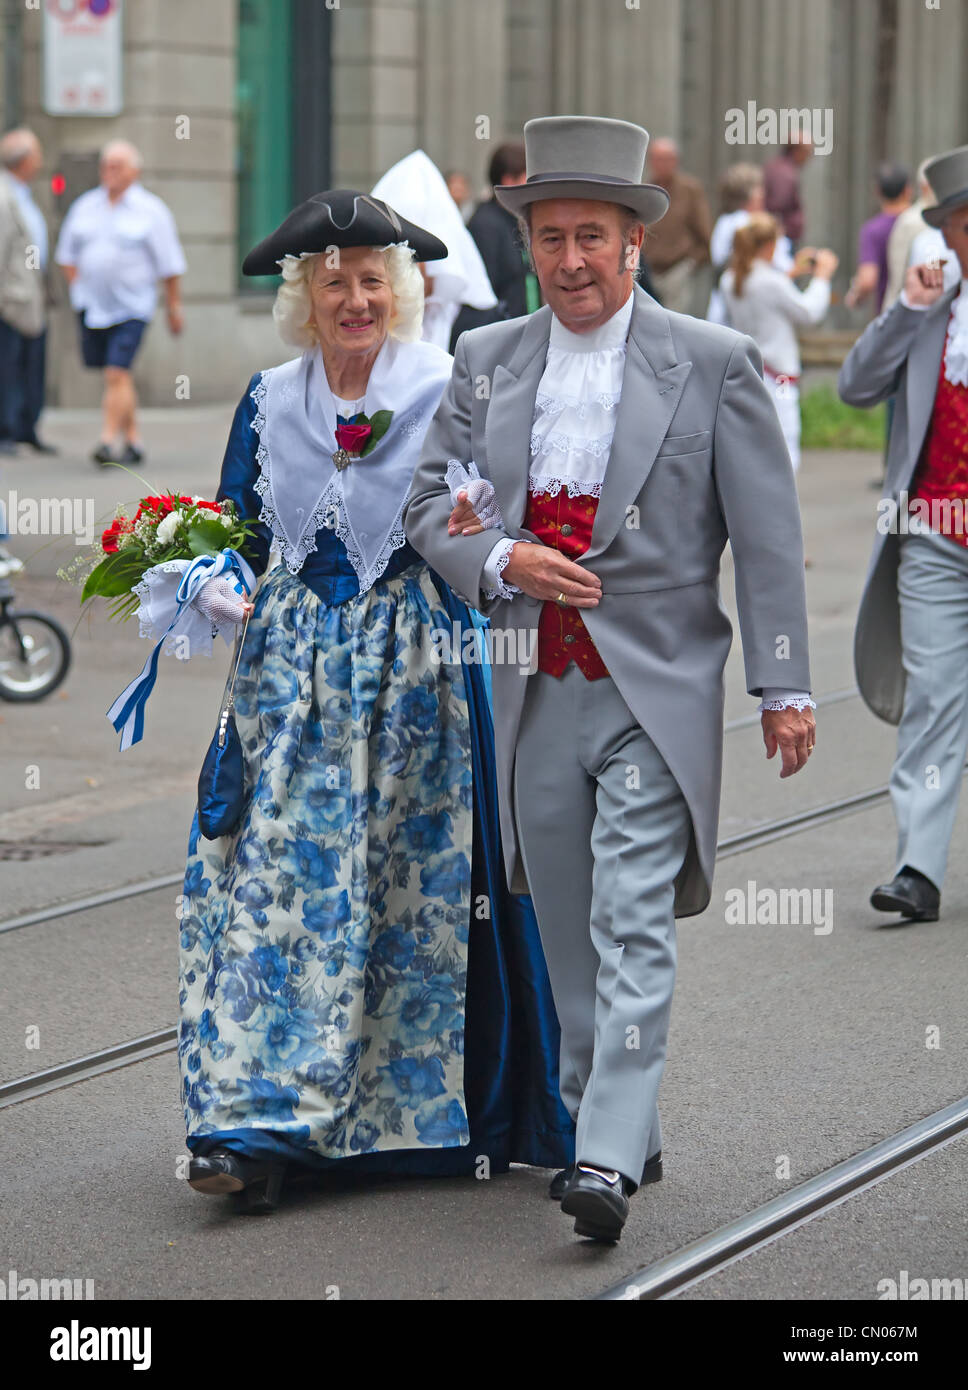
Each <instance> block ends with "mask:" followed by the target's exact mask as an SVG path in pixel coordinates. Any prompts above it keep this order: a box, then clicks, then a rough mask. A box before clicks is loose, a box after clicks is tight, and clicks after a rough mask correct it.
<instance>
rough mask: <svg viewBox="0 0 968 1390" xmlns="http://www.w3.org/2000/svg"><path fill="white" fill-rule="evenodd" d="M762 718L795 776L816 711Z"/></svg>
mask: <svg viewBox="0 0 968 1390" xmlns="http://www.w3.org/2000/svg"><path fill="white" fill-rule="evenodd" d="M508 569H510V565H509V566H508ZM760 717H761V719H762V722H763V742H764V743H765V744H766V756H767V757H768V758H772V757H773V756H774V754H775V753H776V750H777V748H779V750H780V756H781V759H782V762H783V766H782V767H781V768H780V776H781V777H792V776H793V774H794V773H795V772H799V771H800V769H801V768H802V767H806V764H807V759H808V757H809V756H810V754H811V753H812V752H813V748H814V745H815V744H816V741H817V723H816V720H815V719H814V717H813V710H812V709H811V708H810V706H809V705H808V706H807V708H806V709H804V710H797V709H794V707H793V706H792V705H788V706H787V708H786V709H765V710H764V711H763V713H762V715H761V716H760Z"/></svg>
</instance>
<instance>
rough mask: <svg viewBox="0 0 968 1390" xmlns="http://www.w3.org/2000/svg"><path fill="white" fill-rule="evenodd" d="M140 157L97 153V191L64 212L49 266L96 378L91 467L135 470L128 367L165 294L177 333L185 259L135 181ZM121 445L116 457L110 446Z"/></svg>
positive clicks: (154, 203)
mask: <svg viewBox="0 0 968 1390" xmlns="http://www.w3.org/2000/svg"><path fill="white" fill-rule="evenodd" d="M141 165H142V160H141V155H140V154H139V153H138V151H137V150H136V149H135V147H134V146H133V145H131V144H129V143H128V142H127V141H126V140H113V141H111V142H110V144H108V145H105V147H104V149H103V150H102V151H101V166H100V169H101V185H100V187H99V188H92V189H91V191H90V192H88V193H82V194H81V196H80V197H79V198H78V199H77V201H76V202H75V203H74V204H73V205H72V206H71V208H70V211H69V212H68V214H67V216H66V218H65V219H64V226H63V228H62V229H61V234H60V238H59V240H58V243H57V252H56V257H55V259H56V260H57V263H58V265H60V266H61V267H62V268H63V271H64V275H65V277H66V279H67V283H68V285H69V286H70V294H71V304H72V305H73V306H74V308H75V310H76V311H77V313H78V317H79V321H80V329H81V355H82V357H83V359H84V365H85V366H86V367H98V368H100V369H101V370H102V371H103V372H104V396H103V399H102V411H103V419H102V426H101V439H100V442H99V444H98V446H97V448H96V449H95V450H94V453H93V455H92V457H93V458H94V460H95V461H96V462H97V463H101V464H108V463H114V462H121V463H138V462H140V460H141V459H142V458H143V457H144V452H143V450H142V448H141V444H140V439H139V434H138V426H137V421H136V418H135V411H136V409H137V397H136V395H135V389H134V382H133V380H132V376H131V364H132V362H133V361H134V356H135V353H136V352H137V350H138V347H139V345H140V343H141V336H142V334H143V333H144V330H145V326H146V325H147V324H148V323H150V321H151V319H152V316H153V315H154V312H155V304H156V301H157V298H158V281H159V280H160V281H162V283H163V284H164V287H165V299H166V307H167V314H168V327H169V329H170V330H171V332H172V333H176V334H177V333H180V332H181V331H182V326H183V319H182V308H181V287H180V277H181V276H182V275H183V274H184V273H185V269H186V265H185V257H184V254H183V252H182V248H181V244H180V242H179V240H178V232H177V230H176V228H175V220H174V218H173V217H172V215H171V213H170V211H169V210H168V208H167V207H166V206H165V204H164V203H163V202H162V201H161V199H160V198H158V197H156V196H155V194H154V193H149V192H148V190H147V189H146V188H143V187H142V185H141V183H140V182H139V181H138V180H139V175H140V172H141ZM117 439H121V440H123V452H121V453H120V454H119V455H116V454H115V453H114V452H113V445H114V443H115V441H116V440H117Z"/></svg>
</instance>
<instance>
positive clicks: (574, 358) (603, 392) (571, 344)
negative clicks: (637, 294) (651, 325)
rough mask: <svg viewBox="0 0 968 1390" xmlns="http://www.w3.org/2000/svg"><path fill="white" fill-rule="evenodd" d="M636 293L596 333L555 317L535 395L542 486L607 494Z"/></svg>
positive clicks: (536, 464)
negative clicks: (607, 473)
mask: <svg viewBox="0 0 968 1390" xmlns="http://www.w3.org/2000/svg"><path fill="white" fill-rule="evenodd" d="M633 306H634V296H633V295H631V294H630V295H629V297H628V299H627V300H626V301H625V303H624V304H623V305H622V307H621V308H620V309H619V310H618V312H617V313H615V314H613V315H612V317H611V318H610V319H607V320H606V321H605V323H603V324H602V325H601V326H600V327H599V328H596V329H593V330H592V332H590V333H572V332H571V331H570V330H569V329H567V328H566V327H565V326H564V324H563V323H561V322H560V320H559V319H557V318H552V320H551V333H550V336H549V339H548V356H547V360H546V362H545V370H544V374H543V376H542V378H541V381H540V383H539V385H538V393H537V396H536V397H535V413H534V422H533V426H532V431H531V471H530V474H529V477H528V486H529V488H530V490H531V491H532V492H534V493H545V492H546V493H548V494H549V495H550V496H552V497H556V496H557V495H558V493H559V492H560V491H561V489H562V488H565V489H566V490H567V492H568V496H569V497H581V496H586V497H600V496H601V492H602V482H603V481H604V478H605V467H606V465H607V463H608V455H609V451H610V449H611V447H612V435H613V434H614V432H615V408H616V406H617V405H618V403H619V399H620V397H621V394H622V375H623V373H624V371H625V348H626V342H627V340H628V332H629V325H630V323H631V321H632V309H633Z"/></svg>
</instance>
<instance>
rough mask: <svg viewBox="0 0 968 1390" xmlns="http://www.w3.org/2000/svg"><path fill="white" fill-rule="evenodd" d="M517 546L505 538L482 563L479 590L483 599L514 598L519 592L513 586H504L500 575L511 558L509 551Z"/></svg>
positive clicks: (515, 542)
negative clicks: (482, 568) (481, 591)
mask: <svg viewBox="0 0 968 1390" xmlns="http://www.w3.org/2000/svg"><path fill="white" fill-rule="evenodd" d="M516 545H517V541H514V540H511V539H510V538H509V537H507V536H505V538H504V540H502V541H498V543H497V545H496V546H495V547H494V549H493V550H492V551H491V553H490V555H488V557H487V559H486V560H485V561H484V570H483V573H482V575H481V588H482V590H483V593H484V597H485V598H508V599H510V598H514V595H515V594H519V593H520V592H521V590H520V589H519V588H517V587H516V586H515V585H514V584H505V582H504V580H503V579H502V578H501V575H502V574H503V573H504V570H505V568H506V567H507V563H508V561H509V560H510V558H511V551H512V550H513V548H514V547H515V546H516Z"/></svg>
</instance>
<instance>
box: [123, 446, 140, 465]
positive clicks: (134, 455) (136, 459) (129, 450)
mask: <svg viewBox="0 0 968 1390" xmlns="http://www.w3.org/2000/svg"><path fill="white" fill-rule="evenodd" d="M144 456H145V451H144V449H141V448H139V447H138V445H137V444H126V445H125V446H124V453H123V454H122V455H121V462H122V463H141V462H142V460H143V459H144Z"/></svg>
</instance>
